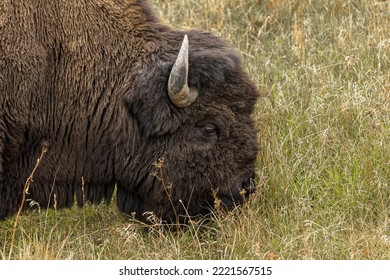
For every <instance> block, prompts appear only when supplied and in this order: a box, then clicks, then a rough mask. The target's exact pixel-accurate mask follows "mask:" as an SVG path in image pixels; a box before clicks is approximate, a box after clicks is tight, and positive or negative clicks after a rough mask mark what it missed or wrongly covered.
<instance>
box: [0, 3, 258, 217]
mask: <svg viewBox="0 0 390 280" xmlns="http://www.w3.org/2000/svg"><path fill="white" fill-rule="evenodd" d="M184 34H188V38H189V49H190V52H189V78H188V83H189V85H190V86H191V87H196V89H197V90H198V92H199V96H198V98H197V99H196V101H195V102H194V103H193V104H192V105H190V106H189V107H187V108H176V107H175V106H174V105H173V104H172V103H171V102H170V100H169V98H168V96H167V82H168V77H169V74H170V71H171V68H172V65H173V63H174V62H175V60H176V57H177V54H178V52H179V49H180V46H181V43H182V40H183V37H184ZM257 97H258V92H257V90H256V88H255V86H254V84H253V82H252V81H251V80H250V79H249V77H248V76H247V74H246V73H245V72H244V71H243V69H242V67H241V62H240V58H239V56H238V54H237V53H236V51H234V50H233V49H231V48H230V47H228V46H227V45H226V44H225V43H224V42H223V41H222V40H221V39H219V38H217V37H215V36H214V35H212V34H210V33H205V32H200V31H194V30H186V31H178V30H172V29H171V28H169V27H167V26H164V25H162V24H161V23H159V21H158V20H157V19H156V17H155V16H154V15H153V14H152V12H151V11H150V9H149V7H148V5H147V4H146V3H144V2H143V1H140V0H40V1H36V0H23V1H22V0H2V1H1V3H0V219H2V218H5V217H8V216H10V215H12V214H14V213H15V212H16V211H17V209H18V207H19V205H20V203H21V197H22V191H23V185H24V182H25V181H26V178H27V177H28V175H29V174H30V172H31V170H32V169H33V167H34V165H35V163H36V160H37V158H38V157H39V155H40V152H41V147H42V145H43V143H48V145H49V147H48V152H47V154H46V155H45V157H44V159H43V161H42V162H41V164H40V166H39V168H38V169H37V171H36V173H35V176H34V181H33V183H32V184H31V187H30V193H29V196H28V197H29V198H30V199H32V200H34V201H36V202H38V203H39V204H40V206H41V208H42V207H47V206H53V204H54V202H55V203H56V207H57V208H61V207H70V206H72V205H73V204H74V199H76V200H77V203H78V205H83V204H84V203H85V202H86V201H89V202H92V203H99V202H101V201H102V200H105V201H107V202H109V201H110V199H111V196H112V194H113V191H114V187H115V185H116V186H117V205H118V208H119V209H120V210H121V211H123V212H125V213H133V212H135V213H136V216H137V217H138V218H139V219H144V216H143V213H145V212H149V211H150V212H154V213H155V214H156V215H157V216H158V217H161V218H162V219H163V220H165V221H167V222H170V221H177V217H178V216H183V215H184V216H185V215H187V214H189V215H191V216H194V215H198V214H206V213H207V212H209V210H210V205H213V200H214V197H213V191H217V194H218V196H219V197H220V198H221V200H222V201H223V202H225V203H226V204H228V205H229V204H234V203H241V202H242V200H243V199H242V196H241V195H240V193H239V192H240V190H241V189H242V188H246V189H247V191H248V192H251V191H252V189H251V188H249V186H250V184H249V182H248V180H249V179H250V177H251V176H252V174H253V172H254V165H255V159H256V154H257V143H256V129H255V126H254V122H253V120H252V119H251V113H252V111H253V109H254V105H255V103H256V99H257ZM213 130H215V131H213ZM160 159H164V163H163V165H162V167H161V170H162V174H161V172H159V174H157V176H156V175H154V176H153V173H154V172H155V171H156V170H155V169H156V166H155V165H154V163H156V162H158V161H159V160H160ZM157 169H158V168H157ZM161 170H160V171H161ZM161 177H163V178H162V179H163V181H162V180H161ZM82 182H84V183H82ZM54 200H55V201H54Z"/></svg>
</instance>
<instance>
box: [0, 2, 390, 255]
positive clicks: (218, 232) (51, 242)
mask: <svg viewBox="0 0 390 280" xmlns="http://www.w3.org/2000/svg"><path fill="white" fill-rule="evenodd" d="M151 2H152V4H153V5H154V6H155V7H156V9H157V10H158V12H159V13H160V16H161V17H162V18H163V19H164V21H165V22H167V23H169V24H171V25H173V26H175V27H178V28H199V29H204V30H211V31H213V32H215V33H217V34H219V35H221V36H223V37H224V38H226V40H227V41H228V42H229V43H230V44H232V45H234V46H235V47H237V48H238V49H240V50H241V52H242V53H243V59H244V62H245V66H246V68H247V69H248V71H249V72H250V74H251V75H252V76H253V77H254V79H255V80H256V82H257V84H258V86H259V88H260V90H261V92H262V93H263V98H261V100H260V101H259V103H258V105H257V109H256V113H255V116H254V117H255V118H256V120H257V121H258V125H259V128H260V135H259V142H260V145H261V153H260V155H259V160H258V168H257V177H258V186H259V192H258V193H257V194H256V195H255V197H254V198H253V199H252V200H251V201H250V202H249V203H248V204H247V205H245V206H243V207H241V208H240V209H236V210H235V211H233V212H231V213H221V214H220V215H218V216H216V217H215V218H214V219H212V221H211V222H209V223H207V224H204V225H202V226H201V225H199V224H196V223H194V224H191V225H189V226H188V227H187V228H186V229H185V230H181V231H164V230H162V229H161V227H159V226H154V227H149V228H147V229H144V228H143V227H142V226H141V225H139V224H138V223H137V222H136V221H134V220H132V219H128V218H126V217H123V216H122V215H120V214H119V213H118V212H117V211H116V209H115V207H114V206H108V207H107V206H90V207H86V208H84V209H77V208H75V209H71V210H61V211H55V210H50V211H40V212H35V213H26V214H25V215H22V216H21V217H20V218H19V223H18V228H17V235H16V240H15V244H14V245H13V248H12V256H11V258H12V259H264V258H265V259H390V221H389V218H390V187H389V182H390V144H389V143H390V122H389V119H390V12H389V11H390V2H389V1H379V0H372V1H369V0H359V1H330V0H322V1H310V0H302V1H299V0H288V1H284V0H269V1H265V0H264V1H262V0H257V1H255V0H252V1H247V0H226V1H219V0H192V1H187V0H185V1H184V0H176V1H164V0H153V1H151ZM13 224H14V220H12V219H11V220H9V221H6V222H3V223H1V224H0V231H1V233H0V259H1V258H3V259H6V258H8V254H9V252H10V249H11V248H9V246H10V242H9V240H10V237H11V234H12V230H11V229H12V225H13Z"/></svg>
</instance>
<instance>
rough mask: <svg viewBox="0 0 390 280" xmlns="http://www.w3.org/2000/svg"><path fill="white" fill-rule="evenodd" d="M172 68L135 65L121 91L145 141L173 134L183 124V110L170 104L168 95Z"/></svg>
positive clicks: (157, 64)
mask: <svg viewBox="0 0 390 280" xmlns="http://www.w3.org/2000/svg"><path fill="white" fill-rule="evenodd" d="M171 68H172V62H157V63H156V62H151V63H143V64H142V65H138V66H137V67H136V69H134V70H135V71H134V72H133V74H132V77H131V81H129V82H128V83H127V85H128V86H127V88H126V89H123V96H124V101H125V106H126V108H127V111H128V113H129V115H130V117H131V118H132V119H134V120H135V121H136V122H137V124H138V126H139V128H140V130H141V133H142V134H143V135H145V136H146V137H150V136H161V135H164V134H167V133H173V132H174V131H176V130H177V129H178V128H179V127H180V125H181V124H182V122H183V121H184V119H183V118H184V117H185V114H181V111H182V109H178V108H177V107H176V106H174V105H173V104H172V102H171V101H170V99H169V97H168V93H167V88H168V80H169V75H170V70H171Z"/></svg>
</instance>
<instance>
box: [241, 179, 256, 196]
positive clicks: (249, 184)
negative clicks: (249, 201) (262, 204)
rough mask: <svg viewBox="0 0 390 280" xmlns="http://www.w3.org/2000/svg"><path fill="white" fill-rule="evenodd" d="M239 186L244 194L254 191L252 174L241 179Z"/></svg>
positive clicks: (254, 185)
mask: <svg viewBox="0 0 390 280" xmlns="http://www.w3.org/2000/svg"><path fill="white" fill-rule="evenodd" d="M241 187H242V189H243V190H245V194H246V195H251V194H253V193H254V192H255V191H256V184H255V180H254V174H253V175H251V176H250V177H249V178H246V179H245V180H243V182H242V184H241Z"/></svg>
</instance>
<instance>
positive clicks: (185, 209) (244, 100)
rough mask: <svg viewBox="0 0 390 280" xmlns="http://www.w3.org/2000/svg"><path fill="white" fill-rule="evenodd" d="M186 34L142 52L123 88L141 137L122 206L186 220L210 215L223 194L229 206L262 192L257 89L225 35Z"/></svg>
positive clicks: (121, 184)
mask: <svg viewBox="0 0 390 280" xmlns="http://www.w3.org/2000/svg"><path fill="white" fill-rule="evenodd" d="M182 36H183V35H182V34H180V33H179V32H177V34H176V37H175V38H176V39H173V38H170V40H167V41H166V43H165V44H163V45H164V48H162V49H157V50H156V51H155V52H152V54H150V55H149V56H148V57H145V58H143V59H142V61H140V62H139V64H138V66H137V67H136V69H135V70H134V72H133V74H132V80H131V81H130V82H129V83H128V86H127V87H126V89H125V90H124V93H123V94H124V96H125V106H126V110H127V112H128V114H129V117H130V119H131V120H132V122H133V124H132V125H133V126H134V127H136V129H135V130H137V131H139V135H138V144H137V151H136V152H135V153H134V154H133V155H132V159H131V164H129V165H130V167H129V169H128V171H127V172H122V173H123V177H122V178H120V179H118V194H117V197H118V198H117V204H118V207H119V208H120V209H121V210H122V211H123V212H125V213H132V212H135V213H136V215H137V217H138V218H139V219H141V220H144V218H143V217H144V216H143V214H144V213H146V212H153V213H154V214H155V215H157V216H158V217H160V218H161V219H162V220H164V221H166V222H172V221H178V220H179V221H182V220H185V219H186V217H187V218H188V217H191V216H197V215H199V214H206V213H209V212H210V209H212V208H213V205H214V200H215V199H216V198H218V199H220V200H221V201H222V202H223V203H224V204H225V205H226V206H228V207H230V206H234V205H237V204H240V203H242V202H243V201H244V200H245V199H246V198H247V197H248V195H249V194H251V193H252V192H253V191H254V190H255V187H254V184H253V182H252V178H253V174H254V168H255V160H256V155H257V142H256V138H257V137H256V133H257V130H256V128H255V124H254V121H253V119H252V118H251V113H252V112H253V109H254V105H255V103H256V100H257V97H258V92H257V90H256V88H255V86H254V84H253V82H252V81H251V80H250V79H249V78H248V76H247V74H246V73H245V72H244V71H243V69H242V66H241V62H240V58H239V56H238V55H237V53H236V52H235V51H234V50H232V49H231V48H229V47H227V46H226V44H225V43H224V42H222V41H221V40H220V39H218V38H216V37H214V36H212V35H211V34H205V33H199V32H195V31H194V32H189V38H190V44H189V43H188V39H187V36H185V38H184V40H183V41H182V38H183V37H182ZM179 38H180V39H179ZM172 42H174V43H172ZM118 154H121V155H122V156H124V157H126V154H125V153H123V152H122V153H121V152H120V151H119V152H118ZM129 180H130V181H131V182H130V184H129Z"/></svg>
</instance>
